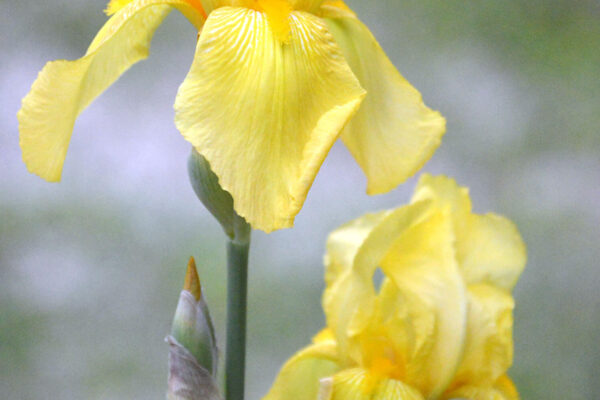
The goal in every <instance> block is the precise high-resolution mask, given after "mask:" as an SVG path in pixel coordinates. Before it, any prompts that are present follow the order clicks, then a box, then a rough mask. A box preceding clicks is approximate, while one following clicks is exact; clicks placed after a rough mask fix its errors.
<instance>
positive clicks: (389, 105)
mask: <svg viewBox="0 0 600 400" xmlns="http://www.w3.org/2000/svg"><path fill="white" fill-rule="evenodd" d="M327 21H328V25H329V28H330V29H331V32H332V33H333V35H334V37H335V39H336V41H337V42H338V44H339V45H340V47H341V48H342V50H343V51H344V56H345V57H346V60H347V61H348V63H349V64H350V66H351V67H352V71H353V72H354V73H355V74H356V76H357V77H358V79H359V81H360V83H361V85H362V86H363V87H364V88H365V89H366V90H367V97H366V98H365V101H364V103H363V105H362V106H361V108H360V110H359V112H358V113H357V114H356V116H355V117H354V118H353V119H352V121H351V122H350V123H349V124H348V126H347V127H346V129H345V130H344V133H343V134H342V140H343V141H344V143H345V144H346V146H347V147H348V148H349V149H350V152H351V153H352V155H353V156H354V158H355V159H356V161H357V162H358V164H359V165H360V166H361V168H362V169H363V171H364V172H365V174H366V176H367V179H368V185H367V192H368V193H369V194H379V193H384V192H387V191H389V190H391V189H393V188H395V187H396V186H397V185H399V184H400V183H402V182H404V181H405V180H406V179H407V178H409V177H411V176H412V175H414V174H415V173H416V172H417V171H418V170H419V169H420V168H421V167H422V166H423V165H424V164H425V162H427V160H429V158H431V156H432V154H433V152H434V151H435V149H436V148H437V147H438V146H439V144H440V141H441V137H442V135H443V134H444V132H445V120H444V118H443V117H442V116H441V115H440V114H439V113H438V112H436V111H432V110H431V109H429V108H427V107H426V106H425V104H423V100H422V98H421V95H420V93H419V92H418V91H417V90H416V89H415V88H414V87H412V86H411V85H410V83H408V82H407V81H406V80H405V79H404V78H403V77H402V76H401V75H400V73H399V72H398V71H397V70H396V68H395V67H394V66H393V65H392V63H391V62H390V60H389V59H388V58H387V56H386V55H385V53H384V51H383V50H382V49H381V47H380V46H379V44H378V43H377V41H376V40H375V38H374V37H373V35H372V34H371V32H370V31H369V29H368V28H367V27H366V26H365V25H364V24H363V23H362V22H360V21H359V20H358V19H356V18H338V19H328V20H327Z"/></svg>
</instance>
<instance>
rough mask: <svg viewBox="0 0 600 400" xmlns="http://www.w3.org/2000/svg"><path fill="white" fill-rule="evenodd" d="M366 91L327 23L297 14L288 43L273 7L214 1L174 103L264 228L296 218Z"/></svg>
mask: <svg viewBox="0 0 600 400" xmlns="http://www.w3.org/2000/svg"><path fill="white" fill-rule="evenodd" d="M363 97H364V91H363V89H362V88H361V87H360V85H359V83H358V81H357V79H356V78H355V77H354V75H353V74H352V71H351V70H350V68H349V67H348V65H347V64H346V62H345V60H344V58H343V56H342V55H341V52H340V50H339V48H338V47H337V45H336V44H335V41H334V40H333V37H332V36H331V34H330V33H329V31H328V29H327V26H326V25H325V24H324V23H323V22H322V21H321V20H320V19H319V18H317V17H315V16H313V15H311V14H308V13H302V12H292V14H291V15H290V34H289V40H288V42H287V43H283V42H281V41H279V40H277V38H276V37H275V35H274V34H273V32H272V30H271V28H270V26H269V22H268V18H267V17H266V16H265V14H263V13H261V12H258V11H255V10H251V9H244V8H232V7H223V8H219V9H217V10H215V11H213V12H212V13H211V14H210V16H209V18H208V20H207V22H206V25H205V27H204V29H203V30H202V34H201V35H200V39H199V42H198V47H197V51H196V56H195V59H194V62H193V64H192V67H191V70H190V72H189V74H188V76H187V77H186V79H185V81H184V82H183V84H182V85H181V87H180V89H179V92H178V94H177V100H176V103H175V109H176V118H175V122H176V125H177V127H178V128H179V130H180V132H181V133H182V134H183V136H184V137H185V138H186V139H187V140H188V141H189V142H190V143H192V144H193V145H194V147H195V148H196V150H198V152H199V153H201V154H202V155H203V156H204V157H205V158H206V159H207V160H208V162H209V163H210V166H211V168H212V170H213V171H214V172H215V173H216V175H217V176H218V177H219V182H220V184H221V186H222V187H223V188H224V189H225V190H227V191H228V192H229V193H231V195H232V197H233V200H234V207H235V209H236V211H237V212H238V213H239V214H240V215H241V216H243V217H244V218H245V219H246V220H247V221H248V222H249V223H250V224H251V225H252V226H253V227H254V228H257V229H262V230H264V231H266V232H269V231H272V230H275V229H280V228H286V227H290V226H291V225H292V224H293V220H294V217H295V215H296V214H297V213H298V212H299V211H300V208H301V207H302V205H303V203H304V200H305V198H306V195H307V193H308V190H309V188H310V186H311V185H312V182H313V180H314V178H315V175H316V173H317V171H318V169H319V168H320V166H321V164H322V162H323V160H324V158H325V156H326V155H327V153H328V152H329V149H330V148H331V146H332V145H333V143H334V141H335V140H336V139H337V137H338V136H339V134H340V132H341V130H342V128H343V127H344V125H345V124H346V122H347V121H348V119H349V118H351V117H352V115H353V114H354V113H355V111H356V110H357V109H358V107H359V105H360V103H361V101H362V98H363Z"/></svg>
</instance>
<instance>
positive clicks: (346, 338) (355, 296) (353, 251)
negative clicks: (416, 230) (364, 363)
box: [323, 202, 427, 362]
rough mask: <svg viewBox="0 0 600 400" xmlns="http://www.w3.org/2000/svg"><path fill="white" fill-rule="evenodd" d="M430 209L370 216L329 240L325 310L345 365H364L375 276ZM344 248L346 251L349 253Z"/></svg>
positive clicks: (418, 207) (418, 206)
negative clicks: (363, 338)
mask: <svg viewBox="0 0 600 400" xmlns="http://www.w3.org/2000/svg"><path fill="white" fill-rule="evenodd" d="M426 210H427V204H426V203H425V202H423V203H421V204H414V205H412V206H410V207H406V208H403V209H399V210H396V211H394V212H381V213H377V214H368V215H366V216H365V217H364V218H359V219H357V220H355V221H352V222H351V223H349V224H346V225H344V226H342V227H341V228H339V229H338V230H336V231H334V232H333V233H332V234H331V235H330V237H329V240H328V241H327V255H326V256H325V263H326V273H325V274H326V275H325V276H326V278H325V279H326V283H327V287H326V289H325V293H324V294H323V309H324V311H325V315H326V317H327V325H328V327H329V328H331V330H332V331H333V333H334V335H335V337H336V340H337V341H338V345H339V346H340V352H341V354H342V355H343V357H344V361H345V362H351V361H354V362H359V360H360V359H361V349H360V344H359V343H357V342H356V341H355V340H353V339H354V338H355V337H356V336H357V335H358V334H359V333H361V332H362V331H364V330H365V329H366V328H367V326H368V324H369V322H370V321H371V318H372V316H373V314H374V312H375V300H376V291H375V288H374V287H373V274H374V273H375V270H376V268H377V266H378V265H379V263H380V262H381V261H382V260H383V258H384V257H385V256H386V254H387V252H388V251H389V249H390V247H391V246H392V243H393V242H394V240H395V239H396V238H397V237H398V235H400V234H401V233H402V232H403V231H405V230H406V229H407V228H408V227H410V226H411V225H412V224H415V223H418V222H419V221H421V220H423V219H424V218H425V217H426V215H427V214H426ZM344 249H345V250H346V251H344Z"/></svg>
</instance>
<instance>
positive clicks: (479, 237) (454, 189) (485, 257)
mask: <svg viewBox="0 0 600 400" xmlns="http://www.w3.org/2000/svg"><path fill="white" fill-rule="evenodd" d="M424 199H429V200H433V201H435V202H436V203H437V204H438V205H439V207H445V206H449V207H450V208H451V212H452V218H453V221H454V227H455V233H456V238H457V243H456V249H457V257H458V260H459V264H460V267H461V271H462V274H463V277H464V279H465V281H466V282H467V283H469V284H471V283H479V282H488V283H490V284H493V285H496V286H498V287H501V288H504V289H506V290H511V289H512V288H513V287H514V285H515V283H516V282H517V279H518V278H519V276H520V275H521V272H522V271H523V268H524V267H525V263H526V260H527V255H526V250H525V244H524V243H523V240H522V239H521V236H520V234H519V231H518V230H517V228H516V227H515V225H514V224H513V223H512V222H511V221H509V220H508V219H506V218H504V217H501V216H499V215H496V214H492V213H490V214H486V215H477V214H472V213H471V201H470V199H469V191H468V189H467V188H464V187H460V186H458V185H457V183H456V182H455V181H454V180H453V179H451V178H447V177H445V176H437V177H433V176H431V175H428V174H424V175H423V176H422V177H421V179H420V180H419V184H418V186H417V190H416V192H415V196H414V197H413V201H420V200H424Z"/></svg>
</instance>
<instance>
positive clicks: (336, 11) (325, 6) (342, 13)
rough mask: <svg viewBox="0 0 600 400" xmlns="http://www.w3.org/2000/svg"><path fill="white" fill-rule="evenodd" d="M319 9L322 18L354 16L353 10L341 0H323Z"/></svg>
mask: <svg viewBox="0 0 600 400" xmlns="http://www.w3.org/2000/svg"><path fill="white" fill-rule="evenodd" d="M320 11H321V16H322V17H323V18H356V14H355V13H354V11H352V10H351V9H350V7H348V6H347V5H346V3H344V2H343V1H342V0H325V1H323V2H322V3H321V10H320Z"/></svg>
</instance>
